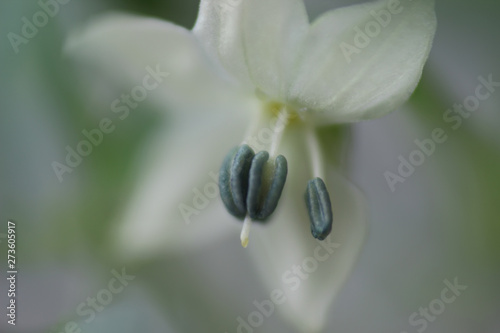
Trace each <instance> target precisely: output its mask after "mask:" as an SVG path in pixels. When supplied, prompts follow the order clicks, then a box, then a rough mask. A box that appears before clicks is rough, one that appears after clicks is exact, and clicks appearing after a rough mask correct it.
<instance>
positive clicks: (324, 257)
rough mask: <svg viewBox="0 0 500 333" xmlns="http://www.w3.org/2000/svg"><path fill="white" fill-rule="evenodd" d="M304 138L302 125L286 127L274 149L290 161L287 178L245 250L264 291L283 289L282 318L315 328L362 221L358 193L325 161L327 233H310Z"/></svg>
mask: <svg viewBox="0 0 500 333" xmlns="http://www.w3.org/2000/svg"><path fill="white" fill-rule="evenodd" d="M334 137H335V136H334ZM305 141H306V138H305V134H304V131H303V130H302V129H300V128H295V129H294V128H291V129H287V130H286V132H285V134H284V137H283V144H282V146H281V147H280V149H279V150H280V153H281V154H283V155H284V156H286V158H287V159H288V162H289V163H288V165H289V175H288V181H287V184H286V185H285V189H284V192H283V196H282V198H281V200H280V205H279V206H278V209H277V211H276V212H275V216H274V217H273V218H272V220H270V221H269V223H268V224H267V225H264V226H260V225H255V226H254V227H253V228H252V232H251V235H250V244H249V246H248V249H247V250H249V251H250V253H251V255H252V257H253V259H255V260H254V262H255V265H256V268H257V269H258V271H259V273H260V274H261V276H262V277H263V279H264V282H265V283H266V285H267V286H268V288H269V292H271V291H272V290H273V289H280V290H282V291H284V292H285V295H286V298H287V300H286V301H285V302H284V304H283V305H278V306H277V307H278V309H280V310H281V313H282V314H284V316H285V318H287V319H288V320H289V321H290V322H292V323H293V324H294V325H296V326H297V327H298V328H299V329H301V330H302V331H303V332H319V331H321V329H322V327H323V325H324V324H325V319H326V316H327V313H328V309H329V305H330V304H331V302H332V300H333V298H334V296H335V295H336V294H337V293H338V291H339V289H340V288H341V286H342V284H343V283H344V281H345V280H346V278H347V276H348V274H349V272H350V271H351V269H352V267H353V265H354V263H355V260H356V258H357V256H358V253H359V252H360V249H361V247H362V244H363V240H364V237H365V233H366V230H367V224H366V213H365V201H364V197H363V195H362V193H361V192H360V191H359V190H358V189H356V188H355V187H354V186H353V185H352V184H350V183H349V182H348V181H346V180H345V179H344V178H343V177H342V176H340V175H339V174H338V173H336V172H335V171H334V170H333V167H332V165H328V166H326V167H328V169H327V175H326V177H325V179H324V180H325V182H326V185H327V188H328V190H329V193H330V196H331V199H332V206H333V211H334V222H333V228H332V233H331V235H330V236H329V237H328V238H327V239H326V240H324V241H323V242H320V241H317V240H315V239H314V238H313V236H312V235H311V230H310V222H309V217H308V213H307V210H306V204H305V201H304V193H305V190H306V186H307V181H308V180H310V179H312V178H313V177H312V168H311V167H310V166H308V165H307V163H304V160H308V158H307V157H308V149H307V148H308V147H307V146H306V143H305ZM325 148H326V146H325ZM328 149H329V151H328V154H329V155H330V157H332V156H333V155H335V154H337V153H338V152H337V151H335V152H334V150H333V148H332V145H329V146H328Z"/></svg>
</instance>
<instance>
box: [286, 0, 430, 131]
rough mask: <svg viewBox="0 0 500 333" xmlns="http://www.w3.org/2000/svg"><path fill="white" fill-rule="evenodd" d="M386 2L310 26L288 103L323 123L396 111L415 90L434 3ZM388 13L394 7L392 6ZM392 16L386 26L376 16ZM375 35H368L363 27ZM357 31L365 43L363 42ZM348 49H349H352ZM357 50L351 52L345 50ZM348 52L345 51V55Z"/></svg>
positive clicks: (427, 47) (355, 8)
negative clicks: (395, 4)
mask: <svg viewBox="0 0 500 333" xmlns="http://www.w3.org/2000/svg"><path fill="white" fill-rule="evenodd" d="M389 3H393V2H391V1H387V0H381V1H376V2H372V3H367V4H362V5H355V6H350V7H345V8H340V9H337V10H334V11H331V12H328V13H326V14H324V15H323V16H321V17H320V18H318V19H317V21H316V22H314V23H313V25H312V26H311V29H310V32H309V35H308V37H307V40H306V42H305V44H304V46H303V49H302V55H301V56H300V57H299V61H300V63H299V66H298V74H297V79H296V81H295V83H294V85H293V87H292V89H291V91H290V99H291V100H292V101H294V102H295V103H298V104H300V105H303V106H307V107H308V108H310V109H312V110H317V111H325V112H321V113H318V115H319V117H320V119H321V121H323V122H352V121H358V120H361V119H366V118H375V117H380V116H382V115H384V114H386V113H388V112H391V111H394V110H395V109H396V108H397V107H399V106H400V105H401V104H402V103H403V102H405V101H406V100H407V99H408V97H409V96H410V95H411V94H412V92H413V90H414V89H415V87H416V85H417V83H418V81H419V80H420V76H421V73H422V68H423V66H424V63H425V61H426V59H427V57H428V55H429V52H430V48H431V44H432V40H433V37H434V33H435V30H436V17H435V12H434V1H433V0H419V1H411V0H401V3H400V5H399V6H398V7H396V8H398V9H397V10H393V12H394V13H395V12H397V11H401V12H400V13H397V14H391V13H390V11H389V10H388V4H389ZM390 9H393V8H392V7H391V8H390ZM382 12H383V13H389V15H390V18H389V16H388V15H387V16H386V17H385V18H384V19H385V20H386V21H385V22H387V23H385V22H384V23H383V24H384V25H385V27H384V26H382V25H381V23H378V21H377V19H376V18H375V16H373V15H374V13H382ZM367 27H368V29H373V30H370V31H372V33H371V36H370V32H369V33H368V34H366V33H365V29H366V28H367ZM358 28H359V29H361V31H362V33H363V34H365V36H366V37H367V39H366V40H365V41H366V42H365V44H363V43H362V41H361V39H360V38H361V37H359V36H357V35H361V34H359V33H358V31H359V30H358ZM348 45H350V46H348ZM349 47H351V48H352V49H354V48H355V49H356V50H357V51H355V53H352V54H350V53H349V52H348V51H345V48H349ZM343 48H344V51H345V52H344V51H343Z"/></svg>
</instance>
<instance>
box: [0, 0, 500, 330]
mask: <svg viewBox="0 0 500 333" xmlns="http://www.w3.org/2000/svg"><path fill="white" fill-rule="evenodd" d="M358 2H360V1H358ZM351 3H355V2H354V1H326V0H311V1H306V4H307V9H308V11H309V15H310V17H311V18H314V17H316V16H317V15H319V14H320V13H322V12H324V11H325V10H328V9H332V8H335V7H337V6H341V5H346V4H351ZM197 9H198V1H196V0H147V1H144V0H142V1H140V0H128V1H125V0H99V1H98V0H85V1H83V0H73V1H70V2H69V3H68V4H66V5H64V6H61V12H60V13H59V14H58V15H57V16H56V17H55V18H53V19H51V20H50V22H49V23H48V24H47V25H46V26H45V27H44V28H42V29H40V31H39V33H38V35H37V36H36V38H33V39H32V40H30V41H29V43H28V44H26V45H21V46H20V52H19V53H18V54H16V53H15V52H13V49H12V46H11V45H10V43H9V40H8V38H7V37H6V36H7V33H8V32H11V31H14V32H19V31H20V29H21V25H22V21H21V18H22V17H23V16H30V15H32V13H34V12H36V11H38V10H39V7H38V4H37V2H36V1H28V0H18V1H7V0H4V1H1V2H0V27H1V31H2V35H3V37H2V40H1V43H0V52H1V53H0V54H1V55H0V63H1V67H0V70H1V72H0V228H1V229H0V233H5V232H6V228H5V223H6V221H7V220H8V219H11V220H14V221H16V222H17V224H18V243H17V246H18V256H17V257H18V261H19V271H20V274H19V281H18V288H19V295H18V299H19V309H18V316H19V317H18V325H17V326H16V327H15V328H13V327H11V326H10V325H7V323H6V318H5V315H4V314H3V312H5V311H4V310H2V314H1V316H0V318H1V319H0V331H1V332H62V328H61V327H63V326H64V324H65V323H66V322H68V321H71V320H75V321H76V322H81V321H82V318H78V317H77V316H76V315H75V309H76V308H77V306H78V305H79V304H80V303H81V302H83V301H85V300H86V298H87V297H89V296H92V295H95V294H96V293H97V292H98V291H99V289H101V288H102V286H103V285H104V284H105V283H106V282H107V281H108V280H109V278H110V277H111V274H112V273H110V272H111V270H112V269H117V270H120V268H121V266H117V265H118V263H116V262H113V258H112V257H111V256H110V255H109V254H110V253H109V243H110V237H112V235H110V230H111V227H112V224H113V223H114V221H115V220H114V217H115V216H116V214H117V211H118V210H119V209H120V208H121V207H123V205H125V204H126V202H127V199H128V198H129V195H130V191H131V189H132V185H133V180H134V175H135V172H136V170H135V166H136V162H135V161H136V159H137V156H138V154H139V153H140V151H141V147H143V144H145V142H146V141H147V140H148V137H149V135H150V133H152V132H154V130H155V129H156V128H158V127H159V125H158V120H159V115H158V113H159V112H162V111H164V110H158V108H157V107H156V106H153V105H147V104H141V106H140V107H139V109H138V110H136V111H135V112H134V114H133V117H134V118H133V121H128V122H124V123H122V124H120V128H118V129H117V130H116V131H115V132H114V133H113V134H112V135H109V136H107V137H106V138H105V141H104V143H103V144H102V145H100V146H99V147H96V148H95V149H94V152H93V153H92V154H91V155H90V156H89V157H87V158H86V159H85V160H84V161H83V163H82V165H80V166H79V167H78V168H77V169H75V171H74V172H73V173H72V174H70V175H66V176H65V177H66V179H65V181H64V182H62V183H60V182H59V181H58V179H57V177H56V176H55V175H54V171H53V170H52V167H51V163H52V162H53V161H55V160H63V159H64V156H65V150H64V149H65V146H66V145H68V144H69V145H74V144H75V143H76V142H78V141H79V140H80V132H81V130H82V129H84V128H88V129H90V128H95V127H96V124H97V122H98V119H99V115H101V114H103V113H105V112H107V111H106V110H107V108H109V101H106V99H105V98H104V102H102V100H103V99H102V98H100V96H99V91H100V89H103V90H106V89H111V90H112V89H115V91H120V88H119V87H115V88H113V87H108V86H107V84H108V83H106V82H103V86H102V87H94V94H89V91H90V90H89V89H81V81H79V80H80V78H79V76H78V75H76V71H75V69H74V68H72V67H71V66H70V64H69V62H68V61H67V59H65V58H64V57H62V56H61V50H62V46H63V44H64V41H65V38H66V36H67V34H68V32H70V31H72V30H73V29H75V28H77V27H79V26H81V25H83V24H85V22H87V21H88V20H89V19H90V18H92V17H94V16H95V15H99V14H102V13H106V12H109V11H124V12H132V13H137V14H140V15H146V16H154V17H158V18H162V19H165V20H169V21H171V22H174V23H177V24H179V25H182V26H185V27H188V28H190V27H192V25H193V23H194V21H195V19H196V15H197ZM436 11H437V16H438V24H439V26H438V31H437V36H436V39H435V42H434V48H433V50H432V52H431V55H430V59H429V62H428V64H427V66H426V68H425V71H424V76H423V79H422V81H421V84H420V86H419V87H418V89H417V91H416V93H415V94H414V96H413V97H412V98H411V100H410V101H409V103H407V104H406V105H405V106H404V107H403V108H401V110H399V111H398V112H395V113H393V114H391V115H389V116H387V117H384V118H382V119H377V120H373V121H367V122H363V123H360V124H356V125H353V126H352V128H353V131H354V147H353V151H352V161H351V165H352V172H351V180H352V181H353V182H354V183H356V184H357V185H358V186H359V187H360V188H361V189H362V190H363V191H364V192H365V194H366V195H367V198H368V202H369V206H370V223H371V230H370V235H369V237H368V241H367V244H366V246H365V248H364V249H363V252H362V254H361V258H360V260H359V262H358V263H357V265H356V267H355V270H354V272H353V275H352V277H351V278H350V279H349V281H348V283H347V284H346V286H345V288H344V289H343V290H342V292H341V294H340V296H339V297H338V299H337V301H336V302H335V304H334V306H333V307H332V309H331V315H330V320H329V322H330V324H329V327H328V330H327V331H328V332H338V333H343V332H395V333H396V332H402V331H407V332H415V328H413V327H411V326H409V325H408V317H409V315H410V314H411V313H413V312H414V311H418V309H419V307H421V306H427V305H428V304H429V302H430V301H431V300H433V299H435V298H437V297H439V293H440V292H441V289H442V288H443V280H445V279H449V280H452V279H454V278H455V277H458V280H459V281H460V282H461V283H463V284H465V285H467V286H468V288H467V290H466V291H464V293H463V295H461V296H460V297H459V298H458V299H457V301H455V302H454V303H452V304H450V305H448V306H447V308H446V311H445V312H444V313H443V314H442V315H440V316H439V317H438V318H437V319H436V320H435V321H434V322H432V323H430V324H429V326H428V327H427V329H426V332H485V333H487V332H488V333H494V332H500V321H499V320H498V315H499V313H500V297H499V296H500V287H499V286H498V282H499V281H500V242H499V238H500V204H499V202H500V135H499V128H500V110H499V108H500V90H499V91H497V92H495V93H493V94H492V96H491V97H490V98H489V99H487V100H486V101H484V102H483V103H482V104H481V106H480V108H479V110H478V111H476V112H475V113H473V114H472V116H471V117H470V118H468V119H464V121H463V124H462V126H461V127H460V128H459V129H457V130H456V131H451V130H449V127H446V126H449V124H446V123H444V122H443V118H442V117H443V114H444V113H445V111H446V110H447V109H448V108H450V107H452V106H453V104H454V103H462V102H463V100H464V98H465V97H467V96H469V95H471V94H473V93H474V90H475V88H476V86H477V85H478V80H477V78H478V76H483V77H488V75H490V74H491V75H493V78H494V79H496V81H500V62H499V59H500V43H499V39H498V36H499V34H500V23H499V22H500V4H499V3H498V2H497V1H493V0H489V1H488V0H477V1H465V0H438V1H437V4H436ZM89 100H91V101H92V103H89ZM101 102H102V103H101ZM89 105H92V106H93V107H94V108H89ZM96 105H102V109H99V108H98V107H97V108H96V107H95V106H96ZM437 127H442V128H446V129H447V133H449V134H450V135H449V139H448V141H447V142H445V143H444V144H442V145H441V146H438V147H437V151H436V153H435V154H433V155H432V156H431V157H429V158H428V160H427V161H426V162H425V163H424V164H423V165H422V166H420V167H418V168H417V170H416V172H415V174H414V175H413V176H412V177H410V178H409V179H408V180H407V181H405V183H403V184H398V185H397V191H395V192H394V193H393V192H391V191H390V190H389V188H388V186H387V184H386V181H385V178H384V176H383V174H384V172H385V171H387V170H390V171H393V172H395V169H396V168H397V166H398V164H399V161H398V156H399V155H404V156H408V154H409V153H410V152H411V151H412V150H414V149H415V144H414V143H413V141H414V140H415V139H420V140H421V139H424V138H428V137H429V136H430V133H431V132H432V130H433V129H435V128H437ZM0 240H3V238H0ZM232 245H234V244H232ZM231 248H232V246H228V245H225V244H214V246H213V247H212V248H211V249H210V251H207V252H204V253H202V254H200V253H187V254H186V255H185V256H182V257H172V258H154V259H151V260H149V261H145V262H143V263H140V264H138V265H137V267H130V268H129V269H130V272H134V274H136V275H137V280H136V281H134V283H133V284H131V286H130V288H127V289H126V290H125V292H123V293H121V294H120V295H119V296H118V297H117V298H116V299H114V300H113V302H112V303H111V304H110V305H109V306H108V307H106V308H105V309H104V310H103V311H102V312H99V313H98V314H97V317H96V320H95V321H93V322H92V323H90V324H81V326H80V327H81V328H82V329H83V332H200V331H201V332H225V331H227V332H233V331H235V327H236V322H235V318H236V317H237V316H238V315H239V314H240V313H248V312H249V311H252V304H251V302H246V299H244V295H245V292H246V293H250V295H252V293H253V294H254V295H256V296H255V297H256V298H259V297H260V296H261V298H264V297H265V295H266V291H265V290H262V291H260V289H258V286H259V284H258V279H257V277H256V276H255V273H252V272H251V271H249V269H248V268H245V267H242V266H243V265H242V264H241V263H240V262H241V261H242V255H241V254H239V253H236V254H235V253H231V252H232V251H231ZM6 249H7V247H6V242H5V241H2V243H0V253H1V254H0V255H1V256H2V260H0V269H1V272H5V271H6V261H5V260H4V258H3V257H4V253H6V252H7V251H6ZM212 262H215V263H217V264H215V265H211V264H210V263H212ZM207 263H208V264H207ZM236 270H239V271H240V272H241V271H243V272H244V273H245V276H246V279H248V281H247V282H248V283H245V288H247V290H243V291H241V293H242V294H239V293H238V292H236V293H235V289H236V288H240V287H241V286H240V284H238V283H236V282H234V279H238V275H237V274H234V273H233V272H234V271H236ZM0 281H1V283H0V305H1V308H2V309H4V305H5V306H6V304H7V298H6V288H5V287H6V286H7V284H6V283H5V279H4V277H3V273H2V277H0ZM231 281H233V282H231ZM256 290H258V291H256ZM259 332H293V328H291V327H289V326H287V324H285V323H283V322H282V320H281V319H280V318H279V317H278V316H274V317H272V318H270V319H269V320H268V321H266V323H265V324H264V325H263V326H262V327H261V328H260V329H259Z"/></svg>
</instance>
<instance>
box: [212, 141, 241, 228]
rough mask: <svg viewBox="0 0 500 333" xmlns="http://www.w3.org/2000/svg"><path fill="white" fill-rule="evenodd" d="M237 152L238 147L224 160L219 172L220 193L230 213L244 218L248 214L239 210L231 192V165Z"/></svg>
mask: <svg viewBox="0 0 500 333" xmlns="http://www.w3.org/2000/svg"><path fill="white" fill-rule="evenodd" d="M237 151H238V147H234V148H233V149H231V151H230V152H229V153H228V154H227V155H226V157H225V158H224V162H222V167H221V168H220V172H219V191H220V197H221V199H222V202H223V203H224V206H226V209H227V210H228V212H229V213H231V215H234V216H236V217H238V218H244V217H245V215H246V214H247V212H246V210H240V209H238V207H237V206H236V205H235V204H234V200H233V193H232V191H231V165H232V164H233V159H234V156H235V155H236V152H237Z"/></svg>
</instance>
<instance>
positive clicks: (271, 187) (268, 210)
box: [247, 151, 288, 221]
mask: <svg viewBox="0 0 500 333" xmlns="http://www.w3.org/2000/svg"><path fill="white" fill-rule="evenodd" d="M268 159H269V154H268V153H267V152H266V151H262V152H259V153H258V154H257V155H255V157H254V158H253V160H252V166H251V168H250V178H249V179H250V180H249V186H248V197H247V209H248V215H249V216H250V217H251V218H252V219H253V220H260V221H263V220H265V219H267V218H268V217H269V216H270V215H271V214H272V213H273V212H274V210H275V209H276V206H277V205H278V201H279V199H280V197H281V192H282V191H283V187H284V186H285V182H286V176H287V174H288V164H287V161H286V158H285V157H283V156H282V155H279V156H278V157H276V160H275V163H274V164H275V165H274V173H273V176H272V179H271V180H269V181H268V183H267V184H266V180H263V178H264V177H263V173H264V166H265V165H266V163H267V161H268ZM269 182H270V183H269ZM263 185H264V186H263ZM263 187H264V188H263Z"/></svg>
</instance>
